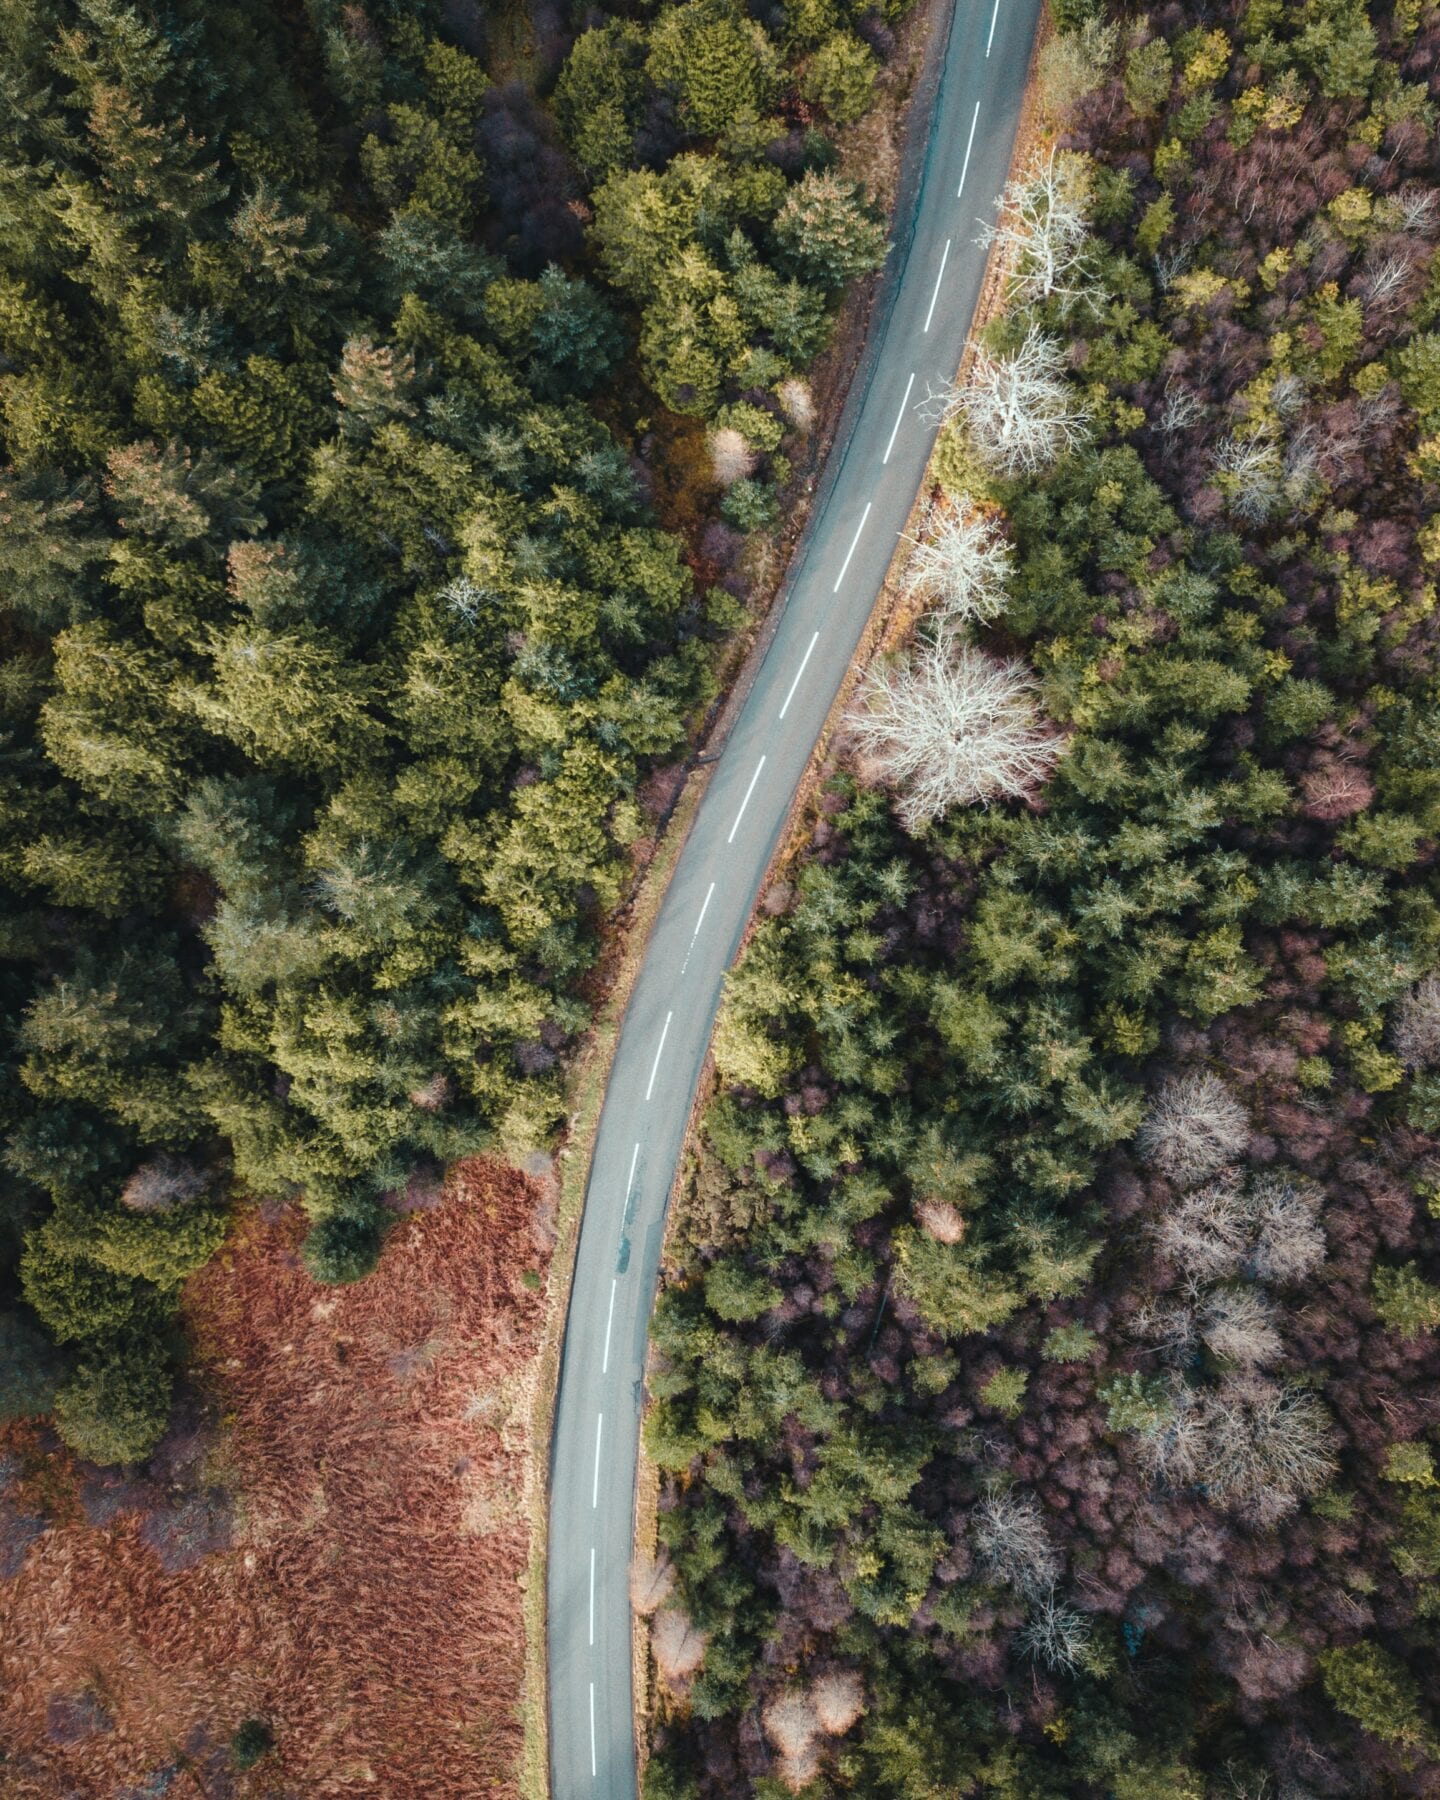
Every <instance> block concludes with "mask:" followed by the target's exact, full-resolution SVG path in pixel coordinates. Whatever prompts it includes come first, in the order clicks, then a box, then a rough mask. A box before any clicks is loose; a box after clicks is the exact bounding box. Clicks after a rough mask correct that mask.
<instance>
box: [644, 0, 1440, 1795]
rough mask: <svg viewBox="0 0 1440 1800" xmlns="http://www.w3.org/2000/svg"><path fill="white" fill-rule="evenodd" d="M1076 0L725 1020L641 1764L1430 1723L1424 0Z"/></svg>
mask: <svg viewBox="0 0 1440 1800" xmlns="http://www.w3.org/2000/svg"><path fill="white" fill-rule="evenodd" d="M1059 24H1060V30H1059V32H1058V34H1057V36H1056V37H1055V38H1054V39H1053V40H1052V42H1051V43H1050V45H1049V47H1048V48H1047V49H1046V51H1045V52H1044V54H1043V56H1042V60H1041V71H1040V72H1041V79H1042V83H1043V93H1044V96H1045V98H1046V102H1047V104H1048V106H1049V108H1050V111H1051V114H1052V118H1053V121H1054V127H1055V129H1054V140H1055V141H1054V144H1053V154H1051V153H1050V151H1049V150H1047V151H1046V153H1045V154H1043V155H1042V156H1041V157H1040V158H1038V160H1036V161H1035V162H1034V163H1033V164H1031V165H1029V166H1026V167H1022V168H1021V170H1020V171H1019V173H1018V175H1017V178H1016V181H1015V183H1014V184H1013V185H1012V187H1011V189H1010V190H1009V191H1008V193H1007V196H1006V201H1007V205H1006V208H1005V211H1004V214H1003V217H1002V221H1001V224H1000V226H999V228H998V229H999V233H1000V235H1001V236H1002V238H1003V239H1004V240H1005V248H1006V251H1007V254H1008V256H1009V259H1010V261H1009V268H1010V285H1009V294H1008V306H1007V308H1006V309H1005V311H1004V312H1003V315H1002V316H1001V317H1000V318H999V319H998V320H997V321H996V322H995V323H994V324H992V325H991V326H990V327H989V328H988V330H987V333H986V336H985V340H984V342H983V343H982V344H981V345H980V346H979V348H978V353H977V355H976V357H975V360H974V365H973V371H972V372H971V374H970V376H969V378H968V380H967V382H966V383H965V384H964V385H962V386H959V387H957V388H955V389H953V390H947V391H946V392H945V393H943V394H940V395H936V396H932V404H934V405H936V406H938V407H940V408H941V409H942V410H943V412H944V414H945V415H946V417H947V418H948V419H949V421H950V422H949V424H948V425H947V427H946V430H945V432H944V434H943V435H942V439H941V444H940V448H939V452H938V454H937V459H936V464H935V471H936V475H937V477H938V480H937V493H936V496H935V504H934V507H933V508H932V511H931V514H930V517H929V519H928V521H927V525H926V528H925V538H924V543H923V545H922V546H921V547H920V548H919V549H918V550H917V551H916V553H915V556H914V560H913V562H912V563H911V580H912V584H913V586H914V588H915V590H916V592H917V593H919V594H921V595H923V596H925V597H927V598H930V599H931V600H933V601H934V603H935V604H934V607H933V609H932V611H931V612H930V613H929V614H928V615H927V616H926V618H925V619H924V620H922V622H921V624H920V626H919V627H918V629H917V632H916V637H915V641H914V642H913V643H912V644H910V645H908V646H906V647H904V648H902V649H901V650H899V651H897V652H896V653H895V654H894V655H893V656H892V657H891V658H890V659H889V660H887V661H886V662H884V663H883V664H881V665H879V666H878V667H877V668H876V669H875V670H874V671H873V672H872V675H871V677H870V681H869V685H868V687H867V688H866V689H864V690H863V691H862V696H861V699H860V701H859V703H858V706H857V711H856V713H855V715H854V717H853V719H852V722H851V724H850V727H849V745H850V748H849V753H848V755H847V756H843V757H842V758H841V760H840V763H839V766H838V767H837V768H836V769H835V770H834V771H833V772H832V774H831V776H830V779H829V780H828V782H827V783H826V785H825V787H824V789H823V791H822V793H821V796H820V798H819V800H818V803H817V804H816V805H815V807H814V808H813V810H812V812H811V814H810V816H809V820H808V837H807V838H806V840H805V841H804V842H803V843H802V844H801V845H800V847H799V848H798V850H797V851H796V853H795V854H794V856H793V858H792V864H791V866H789V867H787V868H786V869H785V871H784V881H783V883H781V884H777V886H776V887H775V889H774V890H773V892H772V894H771V896H770V898H769V903H768V904H767V905H766V906H765V907H764V908H762V912H763V913H764V914H765V915H766V916H764V917H762V919H761V920H760V921H759V923H758V924H757V926H756V928H755V932H754V935H753V938H752V940H751V942H750V945H749V948H748V949H747V951H746V953H745V956H744V958H743V960H742V961H741V963H740V965H739V966H738V968H737V969H736V971H735V972H734V974H733V976H732V977H731V979H730V982H729V987H728V991H727V996H726V1000H725V1005H724V1009H723V1012H722V1015H721V1019H720V1023H719V1027H718V1030H717V1035H716V1040H715V1046H714V1058H715V1065H716V1076H717V1085H716V1092H715V1094H714V1097H713V1098H712V1100H711V1101H710V1103H709V1105H708V1108H707V1110H706V1111H705V1113H704V1115H703V1120H702V1123H701V1128H700V1132H699V1137H698V1142H697V1146H696V1152H695V1157H694V1162H693V1166H692V1168H691V1171H690V1173H689V1177H688V1186H687V1191H686V1194H685V1197H684V1202H683V1206H682V1210H681V1213H680V1216H679V1218H678V1220H677V1223H676V1225H675V1227H674V1231H673V1235H672V1240H671V1245H670V1253H669V1263H668V1274H667V1279H666V1283H665V1289H664V1292H663V1295H662V1298H661V1301H660V1305H659V1310H658V1313H657V1317H656V1321H655V1327H654V1334H653V1338H654V1345H655V1357H654V1367H653V1370H652V1373H651V1378H650V1388H651V1393H652V1396H653V1405H652V1409H651V1412H650V1415H649V1419H648V1423H647V1440H648V1445H649V1450H650V1454H651V1456H652V1458H653V1459H654V1461H655V1462H656V1463H657V1464H658V1465H659V1467H660V1469H661V1471H662V1483H663V1485H662V1494H661V1511H660V1518H659V1535H660V1539H661V1544H662V1547H663V1550H664V1553H665V1555H666V1556H667V1558H668V1559H669V1562H670V1563H671V1564H672V1565H673V1569H674V1585H673V1589H672V1590H671V1592H670V1593H669V1595H668V1597H667V1598H666V1599H665V1600H664V1601H663V1602H662V1603H661V1604H660V1607H659V1610H658V1612H657V1614H656V1617H657V1620H659V1621H660V1622H662V1623H663V1622H664V1621H665V1620H666V1619H667V1618H669V1617H672V1616H676V1617H678V1618H679V1619H680V1620H681V1621H682V1622H683V1625H684V1627H685V1630H686V1632H687V1634H688V1635H689V1640H690V1641H692V1642H694V1641H699V1642H702V1643H703V1645H704V1653H703V1658H701V1659H699V1660H698V1663H696V1665H695V1666H694V1667H689V1666H687V1667H685V1668H682V1669H679V1670H672V1671H670V1672H669V1675H668V1690H667V1694H668V1697H667V1699H666V1700H665V1702H664V1704H663V1706H662V1707H661V1710H660V1713H659V1716H658V1718H657V1720H656V1723H655V1725H654V1728H653V1733H652V1738H653V1744H652V1749H653V1754H652V1758H651V1761H650V1764H649V1771H648V1775H647V1792H648V1793H649V1794H650V1795H651V1796H652V1797H655V1800H660V1797H665V1800H671V1797H674V1800H679V1797H682V1796H685V1797H692V1800H700V1797H703V1800H712V1797H716V1796H721V1795H728V1794H740V1793H754V1794H758V1795H761V1796H767V1795H778V1794H782V1793H785V1792H804V1793H806V1794H810V1795H820V1794H827V1793H835V1794H856V1795H873V1796H877V1797H878V1796H882V1795H883V1796H887V1797H889V1796H897V1795H903V1796H913V1797H914V1800H930V1797H932V1796H934V1795H936V1794H942V1793H943V1794H976V1795H995V1796H1002V1795H1004V1796H1016V1797H1017V1800H1018V1797H1019V1796H1022V1795H1023V1796H1025V1797H1026V1800H1032V1797H1034V1796H1040V1795H1046V1796H1049V1795H1054V1796H1056V1797H1057V1800H1059V1797H1060V1796H1066V1797H1070V1796H1077V1795H1087V1796H1091V1795H1093V1796H1095V1797H1096V1800H1100V1797H1101V1796H1114V1797H1116V1800H1147V1797H1152V1796H1153V1797H1154V1800H1160V1797H1161V1796H1174V1795H1180V1796H1187V1797H1188V1796H1194V1797H1195V1800H1201V1797H1202V1796H1203V1797H1205V1800H1210V1797H1212V1796H1214V1797H1218V1796H1220V1795H1235V1794H1243V1795H1251V1796H1256V1797H1259V1796H1264V1795H1275V1796H1285V1797H1287V1800H1302V1797H1303V1796H1308V1795H1313V1796H1320V1795H1350V1794H1357V1793H1397V1794H1408V1793H1414V1794H1419V1793H1428V1792H1431V1791H1432V1790H1433V1786H1434V1780H1435V1769H1436V1757H1437V1711H1436V1708H1437V1702H1440V1686H1437V1677H1436V1672H1435V1671H1436V1657H1435V1650H1436V1626H1435V1620H1436V1617H1437V1613H1440V1606H1437V1602H1436V1596H1435V1589H1434V1582H1435V1577H1436V1574H1437V1571H1440V1548H1437V1546H1440V1535H1437V1523H1440V1512H1437V1506H1436V1502H1435V1500H1434V1492H1435V1474H1434V1467H1433V1463H1434V1441H1435V1434H1436V1430H1437V1418H1436V1412H1435V1391H1436V1376H1437V1373H1440V1353H1437V1345H1436V1339H1435V1331H1436V1327H1437V1325H1440V1256H1437V1251H1436V1227H1435V1219H1436V1216H1437V1214H1440V1028H1437V1023H1436V1021H1437V1019H1440V1003H1437V992H1440V989H1437V978H1436V969H1437V966H1440V906H1437V900H1440V892H1437V884H1436V875H1435V866H1436V864H1435V858H1436V845H1437V838H1440V735H1437V724H1436V721H1437V719H1440V706H1437V702H1440V663H1437V640H1436V623H1435V604H1436V602H1435V591H1436V590H1435V571H1436V564H1437V562H1440V536H1437V532H1436V528H1435V525H1434V511H1435V503H1436V498H1437V487H1436V482H1437V478H1440V461H1437V458H1436V450H1435V442H1434V438H1435V433H1436V430H1437V428H1440V388H1437V386H1436V381H1437V370H1440V357H1437V348H1440V337H1437V335H1436V325H1437V322H1440V260H1437V257H1436V246H1437V243H1440V171H1437V166H1436V163H1435V148H1434V146H1435V124H1436V112H1435V101H1436V94H1437V92H1440V13H1437V11H1436V10H1435V8H1433V7H1430V6H1425V5H1409V4H1404V5H1399V6H1396V7H1395V8H1394V9H1393V10H1392V9H1391V8H1389V7H1387V6H1383V5H1376V6H1373V7H1369V8H1367V7H1365V6H1363V5H1352V4H1348V3H1346V4H1334V3H1333V0H1311V3H1309V4H1307V5H1305V6H1303V7H1285V6H1282V5H1280V4H1278V3H1275V4H1272V3H1271V0H1251V3H1250V4H1248V5H1231V4H1220V5H1216V6H1207V7H1205V8H1195V7H1192V6H1187V5H1182V4H1179V3H1176V4H1171V5H1168V6H1164V7H1161V8H1157V9H1155V10H1153V11H1151V12H1149V13H1148V14H1142V13H1138V12H1129V11H1127V12H1124V13H1121V12H1119V11H1114V12H1105V13H1100V12H1097V13H1095V14H1094V15H1093V16H1087V15H1086V11H1085V9H1084V8H1083V7H1070V6H1067V7H1066V8H1063V9H1061V16H1060V20H1059ZM957 695H959V696H968V697H969V701H968V703H967V704H964V705H961V704H957V701H956V696H957ZM982 695H983V696H990V698H988V699H986V700H985V701H984V703H983V704H981V703H980V696H982ZM1002 707H1003V708H1004V710H1003V712H1002V711H1001V708H1002ZM997 718H998V719H1000V720H1002V721H1003V724H1004V729H1000V728H998V726H997ZM1017 745H1018V746H1019V747H1020V748H1022V749H1023V752H1024V754H1023V755H1022V754H1020V752H1019V749H1017ZM667 1629H674V1627H667ZM665 1672H666V1671H665V1670H664V1669H663V1668H662V1673H665ZM836 1681H845V1682H848V1683H850V1684H851V1691H852V1692H853V1694H854V1695H855V1704H854V1706H852V1707H848V1708H846V1709H845V1711H844V1712H843V1714H841V1715H840V1717H841V1719H842V1720H843V1723H841V1724H840V1725H839V1727H838V1729H837V1730H836V1731H835V1732H834V1733H833V1734H830V1733H828V1732H822V1731H821V1730H820V1729H819V1728H818V1727H817V1725H816V1714H815V1709H814V1706H813V1702H812V1700H811V1699H810V1698H809V1696H810V1695H812V1694H813V1692H814V1688H815V1685H816V1684H819V1683H831V1682H836Z"/></svg>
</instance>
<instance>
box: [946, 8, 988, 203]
mask: <svg viewBox="0 0 1440 1800" xmlns="http://www.w3.org/2000/svg"><path fill="white" fill-rule="evenodd" d="M996 4H997V5H998V4H999V0H996ZM991 30H992V31H993V30H994V26H993V25H992V26H991ZM979 123H980V102H979V101H978V100H977V101H976V102H975V115H974V117H973V118H972V119H971V121H970V136H969V138H968V139H967V140H966V143H965V161H964V163H963V164H962V165H961V169H960V185H959V187H958V188H956V190H955V198H956V199H957V200H958V199H959V198H960V196H961V195H962V194H963V193H964V192H965V177H966V176H967V175H968V174H969V173H970V152H971V151H972V150H973V149H974V148H975V127H976V126H977V125H978V124H979Z"/></svg>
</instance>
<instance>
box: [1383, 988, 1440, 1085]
mask: <svg viewBox="0 0 1440 1800" xmlns="http://www.w3.org/2000/svg"><path fill="white" fill-rule="evenodd" d="M1390 1041H1391V1043H1392V1044H1393V1045H1394V1046H1395V1054H1396V1055H1397V1056H1398V1057H1399V1058H1400V1060H1401V1062H1403V1063H1404V1064H1405V1065H1406V1067H1407V1068H1411V1069H1428V1068H1429V1067H1430V1066H1431V1065H1432V1064H1434V1063H1437V1062H1440V975H1427V976H1426V977H1425V979H1424V980H1423V981H1422V982H1420V983H1419V984H1418V985H1417V986H1415V987H1413V988H1411V990H1410V992H1409V993H1408V994H1406V995H1405V997H1404V998H1403V999H1402V1000H1401V1002H1400V1004H1399V1005H1398V1006H1397V1007H1396V1008H1395V1017H1394V1019H1393V1020H1392V1021H1391V1025H1390Z"/></svg>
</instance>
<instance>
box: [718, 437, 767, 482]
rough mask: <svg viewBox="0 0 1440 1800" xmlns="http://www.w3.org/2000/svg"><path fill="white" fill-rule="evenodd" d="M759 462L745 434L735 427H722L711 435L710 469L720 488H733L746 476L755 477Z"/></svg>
mask: <svg viewBox="0 0 1440 1800" xmlns="http://www.w3.org/2000/svg"><path fill="white" fill-rule="evenodd" d="M757 460H758V458H757V457H756V454H755V452H754V450H752V449H751V447H750V445H749V443H748V442H747V441H746V439H745V435H744V433H743V432H740V431H737V430H736V429H735V427H734V426H733V425H722V426H721V428H720V429H719V430H718V431H712V432H711V433H710V469H711V473H712V474H713V475H714V477H715V481H716V484H717V485H718V486H720V487H725V488H728V487H733V486H734V485H735V483H736V482H737V481H740V480H742V479H743V478H744V477H745V476H746V475H753V474H754V473H755V464H756V462H757Z"/></svg>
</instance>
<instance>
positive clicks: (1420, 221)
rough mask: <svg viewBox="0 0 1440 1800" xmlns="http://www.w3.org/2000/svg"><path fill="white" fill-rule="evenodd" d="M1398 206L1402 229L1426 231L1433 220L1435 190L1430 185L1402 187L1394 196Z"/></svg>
mask: <svg viewBox="0 0 1440 1800" xmlns="http://www.w3.org/2000/svg"><path fill="white" fill-rule="evenodd" d="M1395 198H1396V200H1397V202H1398V203H1399V207H1400V229H1401V230H1402V231H1422V232H1423V231H1428V230H1429V229H1430V227H1431V225H1432V224H1433V223H1434V221H1435V190H1434V188H1431V187H1403V188H1401V190H1400V192H1399V193H1398V194H1397V195H1396V196H1395Z"/></svg>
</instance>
